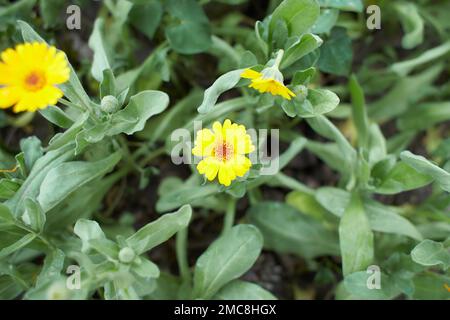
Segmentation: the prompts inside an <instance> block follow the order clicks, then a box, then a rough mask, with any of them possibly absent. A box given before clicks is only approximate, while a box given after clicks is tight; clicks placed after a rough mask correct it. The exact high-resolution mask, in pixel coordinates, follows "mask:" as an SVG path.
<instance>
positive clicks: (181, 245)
mask: <svg viewBox="0 0 450 320" xmlns="http://www.w3.org/2000/svg"><path fill="white" fill-rule="evenodd" d="M187 237H188V229H187V228H183V229H181V230H180V231H178V233H177V235H176V244H175V251H176V255H177V262H178V268H179V270H180V275H181V278H182V279H183V283H188V282H189V281H190V279H191V271H190V270H189V262H188V259H187Z"/></svg>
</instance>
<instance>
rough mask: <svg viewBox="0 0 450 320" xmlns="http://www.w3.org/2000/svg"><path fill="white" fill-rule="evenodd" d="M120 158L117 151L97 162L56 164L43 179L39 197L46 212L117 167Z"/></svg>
mask: <svg viewBox="0 0 450 320" xmlns="http://www.w3.org/2000/svg"><path fill="white" fill-rule="evenodd" d="M120 159H121V154H120V152H116V153H114V154H112V155H110V156H109V157H107V158H105V159H103V160H100V161H96V162H84V161H73V162H66V163H62V164H60V165H58V166H55V167H54V168H53V169H51V170H50V171H49V172H48V174H47V175H46V177H45V179H44V180H43V181H42V184H41V187H40V192H39V196H38V198H37V200H38V201H39V203H40V205H41V207H42V209H43V210H44V212H47V211H49V210H51V209H52V208H54V207H55V206H56V205H57V204H58V203H60V202H61V201H63V200H64V199H65V198H66V197H67V196H68V195H69V194H71V193H72V192H74V191H75V190H77V189H79V188H80V187H82V186H83V185H85V184H87V183H89V182H90V181H92V180H94V179H96V178H98V177H102V176H104V175H105V174H106V173H108V172H109V171H111V170H112V169H113V168H114V167H115V165H116V164H117V163H118V162H119V160H120ZM61 181H64V183H61Z"/></svg>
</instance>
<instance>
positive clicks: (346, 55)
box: [317, 27, 353, 76]
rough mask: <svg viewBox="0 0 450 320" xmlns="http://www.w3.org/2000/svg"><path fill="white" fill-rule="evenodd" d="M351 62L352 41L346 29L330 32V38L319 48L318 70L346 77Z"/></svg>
mask: <svg viewBox="0 0 450 320" xmlns="http://www.w3.org/2000/svg"><path fill="white" fill-rule="evenodd" d="M352 60H353V48H352V41H351V39H350V38H349V36H348V35H347V32H346V29H344V28H341V27H338V28H334V29H333V30H332V31H331V35H330V38H329V39H328V40H326V41H325V43H324V44H323V45H322V47H321V48H320V58H319V61H318V62H317V66H318V68H319V69H320V70H321V71H323V72H327V73H331V74H335V75H338V76H347V75H348V74H349V73H350V69H351V66H352Z"/></svg>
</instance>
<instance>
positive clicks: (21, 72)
mask: <svg viewBox="0 0 450 320" xmlns="http://www.w3.org/2000/svg"><path fill="white" fill-rule="evenodd" d="M69 76H70V69H69V67H68V63H67V60H66V57H65V55H64V53H63V52H58V51H57V50H56V48H55V47H52V46H48V45H46V44H45V43H40V42H33V43H24V44H19V45H17V46H16V47H15V49H11V48H9V49H6V50H5V51H3V52H2V53H1V60H0V108H1V109H6V108H9V107H12V106H14V108H13V111H14V112H21V111H32V112H34V111H36V110H38V109H45V108H46V107H47V106H49V105H55V104H56V103H57V102H58V100H59V99H60V98H61V97H62V96H63V95H64V94H63V92H62V91H61V89H59V88H57V87H56V85H58V84H62V83H64V82H66V81H68V80H69Z"/></svg>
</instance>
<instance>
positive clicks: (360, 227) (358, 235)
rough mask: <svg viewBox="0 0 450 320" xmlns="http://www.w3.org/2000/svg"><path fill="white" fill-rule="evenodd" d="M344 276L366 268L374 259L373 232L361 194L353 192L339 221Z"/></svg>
mask: <svg viewBox="0 0 450 320" xmlns="http://www.w3.org/2000/svg"><path fill="white" fill-rule="evenodd" d="M339 243H340V246H341V256H342V271H343V273H344V276H347V275H349V274H351V273H353V272H357V271H362V270H365V269H366V268H367V267H368V266H369V265H370V264H371V263H372V261H373V257H374V247H373V233H372V230H371V229H370V225H369V221H368V219H367V216H366V213H365V212H364V207H363V205H362V202H361V199H360V197H359V195H357V194H353V195H352V198H351V200H350V203H349V205H348V207H347V208H346V209H345V211H344V214H343V215H342V218H341V222H340V223H339Z"/></svg>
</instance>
